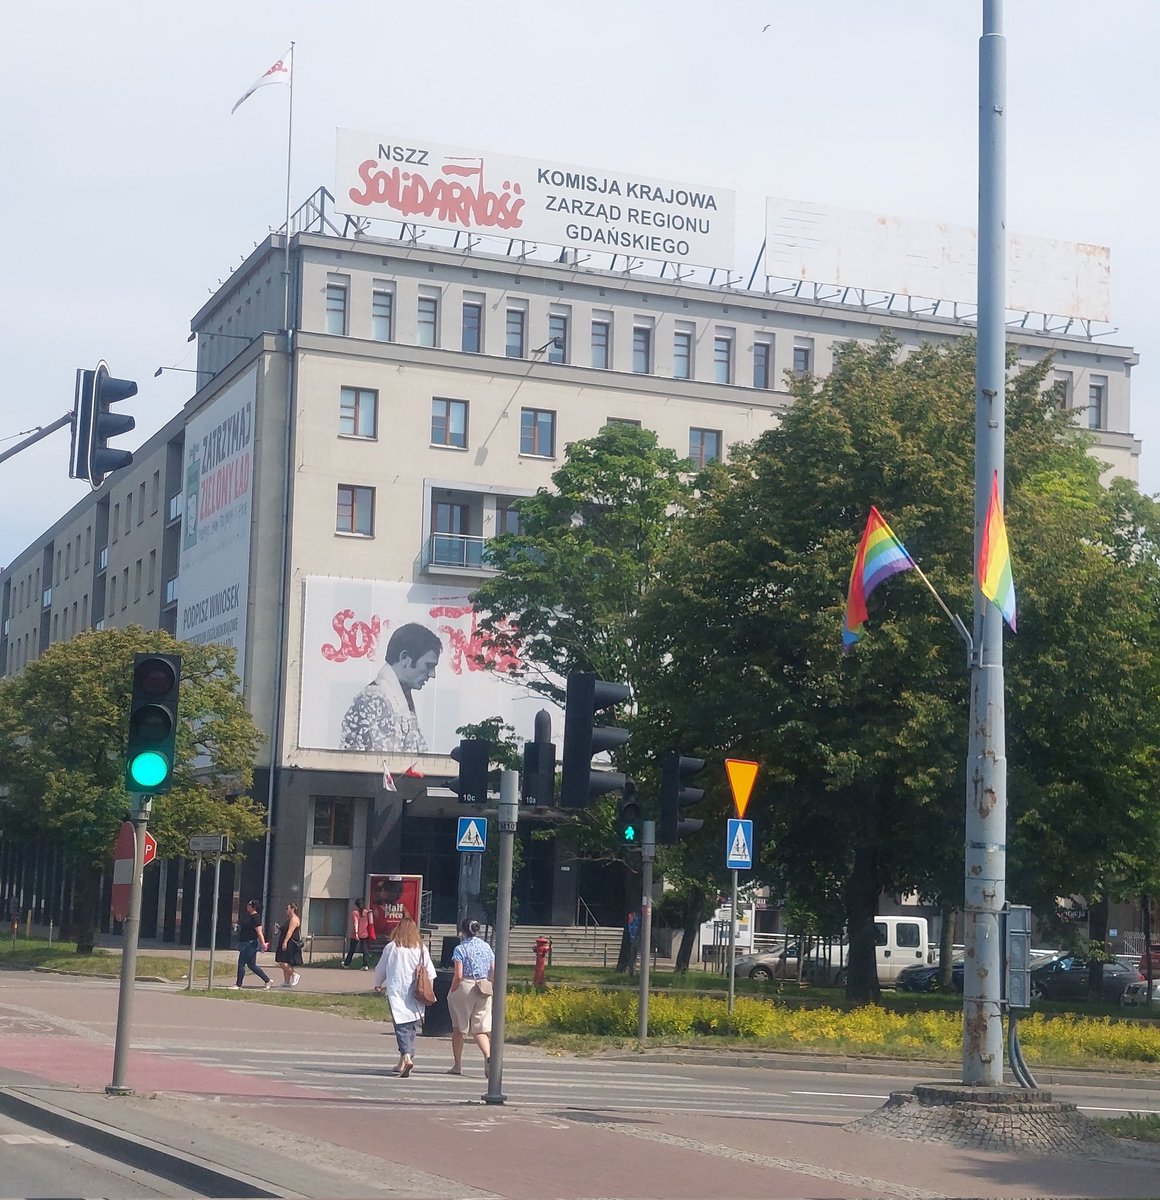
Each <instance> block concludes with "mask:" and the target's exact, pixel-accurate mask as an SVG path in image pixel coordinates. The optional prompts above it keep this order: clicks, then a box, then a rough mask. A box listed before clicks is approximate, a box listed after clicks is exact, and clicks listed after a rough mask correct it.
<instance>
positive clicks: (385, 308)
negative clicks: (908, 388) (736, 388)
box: [326, 281, 813, 389]
mask: <svg viewBox="0 0 1160 1200" xmlns="http://www.w3.org/2000/svg"><path fill="white" fill-rule="evenodd" d="M347 296H348V290H347V285H346V283H345V282H338V281H331V282H330V283H328V284H327V287H326V332H327V333H332V334H337V335H339V336H343V335H345V334H346V333H347V332H348V328H349V324H348V317H349V313H348V305H347ZM439 306H440V298H439V297H438V296H420V297H419V298H418V301H417V310H416V314H415V318H416V340H417V342H418V344H419V345H420V346H430V347H437V346H438V345H439ZM394 310H395V297H394V293H393V292H392V291H390V290H387V289H385V288H383V289H375V290H374V291H373V292H372V293H371V333H372V336H373V337H374V338H375V339H376V340H378V341H383V342H389V341H393V340H394V336H395V328H394ZM571 323H572V322H571V317H570V314H568V313H563V312H553V313H549V315H548V340H547V342H546V343H545V344H544V345H543V346H539V347H536V348H535V349H534V350H532V351H531V353H532V354H534V355H537V356H539V355H541V354H542V355H544V356H545V359H546V361H547V362H552V363H570V362H576V363H578V364H580V365H583V359H584V355H582V354H581V353H580V351H579V348H578V347H575V346H574V345H573V343H572V330H571ZM483 332H484V302H483V300H482V298H481V299H471V300H465V301H463V304H462V310H461V314H460V343H459V348H460V349H461V350H463V351H465V352H466V353H468V354H481V353H483V345H484V342H483ZM655 332H656V331H655V327H654V325H653V322H652V318H651V317H650V318H640V319H639V320H638V321H637V322H635V323H634V324H633V327H632V369H633V371H634V372H635V373H636V374H638V375H651V374H653V373H654V366H655V363H654V334H655ZM612 333H613V321H612V314H611V313H608V314H604V315H601V316H598V317H594V318H593V319H592V321H591V324H590V327H589V330H588V348H587V356H586V357H587V362H588V365H589V366H592V367H596V368H597V369H599V370H610V369H611V368H612V350H613V346H612ZM735 342H736V336H735V331H732V330H730V331H721V332H718V333H717V334H716V335H715V336H714V338H713V356H712V375H711V378H712V380H713V382H714V383H737V382H740V380H739V378H738V366H737V356H736V349H735ZM695 347H696V337H695V330H694V329H692V328H687V329H686V328H681V329H677V330H676V331H675V332H674V333H673V347H672V350H673V356H672V357H673V378H674V379H693V378H694V377H695V372H696V363H695V361H694V356H695ZM504 354H505V355H506V356H507V357H508V358H526V357H527V356H528V354H529V349H528V310H527V308H526V306H524V305H522V304H519V305H514V306H509V307H508V308H507V309H506V310H505V312H504ZM812 369H813V339H812V338H800V337H799V338H795V339H794V348H793V370H794V372H795V373H796V374H798V375H805V374H808V373H809V372H810V371H811V370H812ZM746 382H748V383H749V384H750V385H751V386H752V387H755V388H762V389H769V388H771V387H772V386H773V383H774V380H773V337H772V335H768V336H765V337H763V338H758V339H757V340H756V341H755V342H754V343H753V357H752V373H751V375H750V377H749V379H748V380H747V381H746Z"/></svg>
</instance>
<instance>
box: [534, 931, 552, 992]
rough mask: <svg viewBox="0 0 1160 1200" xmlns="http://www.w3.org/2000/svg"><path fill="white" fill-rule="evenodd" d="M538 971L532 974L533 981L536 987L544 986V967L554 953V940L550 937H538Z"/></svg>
mask: <svg viewBox="0 0 1160 1200" xmlns="http://www.w3.org/2000/svg"><path fill="white" fill-rule="evenodd" d="M535 949H536V973H535V975H533V976H532V982H533V983H534V984H535V985H536V987H543V986H544V968H545V967H546V966H547V965H548V957H549V956H550V955H551V953H552V942H551V939H550V938H546V937H538V938H536V947H535Z"/></svg>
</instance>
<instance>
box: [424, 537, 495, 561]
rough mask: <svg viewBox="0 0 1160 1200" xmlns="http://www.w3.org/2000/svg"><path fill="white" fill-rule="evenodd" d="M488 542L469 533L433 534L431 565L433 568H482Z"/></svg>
mask: <svg viewBox="0 0 1160 1200" xmlns="http://www.w3.org/2000/svg"><path fill="white" fill-rule="evenodd" d="M486 540H487V539H486V538H482V537H477V536H475V535H474V534H467V533H433V534H432V535H431V546H430V559H429V561H430V564H431V566H433V567H482V566H483V565H484V562H483V547H484V543H485V541H486Z"/></svg>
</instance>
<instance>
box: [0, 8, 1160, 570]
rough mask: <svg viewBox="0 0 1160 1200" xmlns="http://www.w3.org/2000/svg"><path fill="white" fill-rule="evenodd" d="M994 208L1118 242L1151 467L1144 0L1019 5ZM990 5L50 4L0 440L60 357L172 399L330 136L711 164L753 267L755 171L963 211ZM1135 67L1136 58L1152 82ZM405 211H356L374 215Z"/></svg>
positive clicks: (53, 407) (323, 176)
mask: <svg viewBox="0 0 1160 1200" xmlns="http://www.w3.org/2000/svg"><path fill="white" fill-rule="evenodd" d="M1003 7H1004V9H1005V12H1004V29H1003V31H1004V33H1005V34H1006V37H1007V63H1008V119H1009V126H1008V167H1007V216H1008V227H1009V228H1010V229H1012V230H1014V231H1016V232H1018V233H1021V234H1028V235H1034V236H1037V237H1047V238H1059V239H1063V240H1066V241H1076V242H1093V243H1096V244H1100V245H1106V246H1109V247H1110V248H1111V263H1112V279H1111V323H1110V329H1112V330H1114V332H1111V333H1109V334H1108V335H1106V336H1104V337H1102V338H1101V339H1100V340H1101V341H1105V342H1113V343H1117V344H1127V345H1130V346H1132V347H1134V348H1135V349H1136V351H1137V352H1138V354H1139V356H1140V365H1139V367H1137V368H1135V370H1134V371H1133V387H1132V399H1133V416H1132V426H1133V432H1134V433H1135V434H1136V435H1137V436H1138V437H1140V438H1141V439H1142V440H1143V446H1144V449H1143V456H1142V458H1141V465H1140V484H1141V488H1142V490H1144V491H1146V492H1150V493H1154V492H1157V491H1160V409H1158V407H1157V404H1156V402H1155V392H1156V388H1157V380H1158V379H1160V322H1157V321H1156V320H1155V319H1153V313H1152V303H1151V301H1152V294H1153V290H1154V289H1153V288H1152V287H1151V286H1150V284H1151V283H1152V281H1153V279H1154V278H1160V249H1158V244H1157V237H1156V234H1155V226H1154V217H1153V215H1152V214H1153V213H1154V212H1155V209H1156V204H1155V196H1156V186H1155V185H1156V183H1157V175H1158V174H1160V156H1158V155H1157V122H1156V115H1155V113H1156V102H1155V96H1156V85H1155V74H1156V68H1155V48H1156V46H1157V45H1160V3H1157V0H1103V3H1101V4H1099V5H1095V4H1092V3H1091V2H1090V0H1008V3H1007V4H1006V5H1004V6H1003ZM982 10H983V4H982V0H809V2H803V0H717V2H716V3H710V2H709V0H500V2H499V3H496V4H491V5H480V4H469V3H465V2H463V0H443V3H441V4H438V5H435V4H428V3H404V2H402V0H330V2H329V3H319V2H318V0H313V2H311V3H306V2H305V0H230V2H229V3H226V2H224V0H199V3H198V4H196V5H171V4H159V3H157V2H156V0H117V2H116V3H108V2H106V3H93V2H92V0H85V2H84V3H81V2H79V0H43V2H42V3H39V4H31V3H26V4H21V5H15V4H12V5H8V6H6V11H5V20H4V25H5V28H4V38H3V39H2V43H0V147H2V148H3V162H4V167H5V170H4V173H3V174H4V186H3V187H2V188H0V229H2V230H3V234H2V235H0V237H2V242H0V244H2V245H3V256H2V260H0V261H2V263H3V275H4V282H5V285H6V286H4V287H3V289H2V290H0V354H2V361H3V363H4V367H5V370H4V372H3V381H2V383H0V452H3V451H4V450H7V449H10V448H11V447H12V446H13V445H15V444H16V443H17V442H18V441H19V440H20V437H19V435H21V434H24V433H26V432H27V431H31V430H33V429H35V428H36V427H37V426H42V425H47V424H49V423H50V422H51V421H53V420H55V419H56V418H58V417H60V416H62V415H63V414H65V413H67V412H69V411H70V410H71V408H72V402H73V388H74V378H75V374H76V370H77V368H78V367H93V366H95V365H96V363H97V361H98V360H99V359H102V358H103V359H105V360H107V361H108V363H109V367H110V370H111V372H112V374H114V375H116V376H120V377H122V378H127V379H134V380H136V381H137V382H138V384H139V389H140V390H139V393H138V395H137V396H136V397H134V398H133V399H132V400H129V401H127V402H125V403H124V404H123V405H122V406H121V408H122V409H123V410H124V411H128V412H131V413H132V414H133V415H134V416H135V418H136V421H137V428H136V430H134V432H133V433H132V434H130V435H127V436H126V437H125V438H123V439H120V441H119V442H118V444H123V445H126V446H127V447H128V448H133V447H134V446H136V445H138V444H140V443H141V442H143V441H144V440H145V439H146V438H147V437H148V436H149V435H150V434H152V433H153V432H155V431H156V430H157V429H158V428H159V427H160V426H161V425H162V424H164V422H165V421H166V420H167V419H168V418H169V417H170V416H172V415H173V413H175V412H176V411H177V410H178V408H179V407H180V406H181V405H182V404H183V403H184V402H185V401H186V400H187V399H188V398H189V395H190V394H191V393H192V391H193V388H192V386H191V385H192V384H193V383H194V381H195V376H194V375H191V374H187V373H183V372H181V371H167V372H165V373H163V374H162V376H161V377H160V378H154V371H155V369H156V368H157V367H158V366H178V367H186V368H189V367H192V366H193V365H194V347H193V346H190V345H187V343H186V338H187V337H188V334H189V322H190V318H191V317H192V315H193V314H194V313H195V312H196V311H197V310H198V309H199V308H200V307H201V306H202V305H203V304H204V303H205V301H206V300H207V299H208V298H209V296H210V294H211V293H212V292H213V291H214V290H215V289H216V287H217V285H218V282H219V281H220V280H224V279H226V278H228V276H229V273H230V271H231V270H232V269H233V268H234V267H236V266H237V265H238V264H239V263H240V262H241V261H242V260H243V259H244V258H245V256H246V255H247V254H248V253H249V252H250V251H251V250H252V249H253V247H254V245H255V244H256V243H257V242H259V241H261V240H262V239H263V238H264V237H265V236H266V235H267V234H268V232H269V230H270V228H271V227H277V226H279V225H280V224H281V223H282V220H283V217H284V211H285V177H286V116H287V102H288V98H289V97H288V90H287V89H286V88H283V87H267V88H263V89H261V90H260V91H258V92H256V93H255V94H254V95H253V96H252V97H251V98H250V99H249V100H248V101H247V102H246V103H245V104H244V105H242V107H241V108H239V109H238V111H237V112H236V113H235V114H233V115H232V116H231V114H230V109H231V107H232V106H233V104H234V102H235V101H236V100H237V99H238V98H239V97H240V96H241V95H242V93H243V92H244V91H245V90H246V89H247V88H248V87H249V86H250V84H251V83H253V82H254V80H255V79H256V78H257V77H258V76H260V75H261V74H262V72H263V71H265V69H266V68H267V67H268V66H270V65H271V63H273V62H274V61H275V60H276V59H277V58H279V57H280V56H281V55H282V54H283V52H284V51H285V50H286V48H287V47H288V45H289V44H290V42H291V41H293V42H294V43H295V51H294V139H293V143H294V152H293V159H292V181H291V192H292V198H293V204H294V206H295V207H297V205H298V204H300V203H301V202H302V201H303V200H305V199H306V198H307V197H308V196H309V195H310V194H311V193H313V192H314V191H315V190H316V189H317V188H318V187H320V186H326V187H328V188H330V189H331V190H333V188H334V178H333V176H334V152H335V130H336V129H337V128H349V129H355V130H364V131H368V132H372V133H375V134H380V135H383V137H384V138H385V137H387V136H391V137H394V138H397V139H402V138H405V137H407V136H411V137H416V136H417V137H422V138H425V139H427V140H429V141H432V142H436V143H444V144H451V145H457V146H465V147H472V148H478V149H480V150H484V151H491V152H495V153H499V152H503V153H509V154H515V155H519V156H523V157H543V158H546V159H549V160H552V161H555V162H563V163H569V164H575V165H578V166H583V167H589V168H610V169H619V170H622V171H630V172H634V173H637V174H641V175H646V176H654V177H658V178H661V179H672V180H679V181H682V182H690V183H703V184H705V185H714V186H717V187H724V188H732V189H734V190H735V191H736V193H737V246H736V252H735V261H734V262H733V263H732V264H724V265H731V266H732V267H733V268H734V270H735V273H736V274H738V275H741V276H742V277H743V278H744V279H747V278H748V275H749V272H750V270H751V269H752V266H753V262H754V260H755V258H756V256H757V252H758V249H759V247H760V245H761V240H762V236H763V223H764V198H765V197H766V196H767V195H773V196H784V197H789V198H793V199H801V200H807V201H813V202H815V203H820V204H825V205H831V206H835V207H839V208H851V209H859V210H864V211H871V212H877V213H884V214H891V215H895V216H900V217H909V218H914V219H918V220H923V221H939V222H950V223H954V224H959V225H969V226H973V225H975V224H976V220H977V113H978V39H979V35H980V32H981V29H982ZM1149 81H1151V82H1149ZM396 231H397V226H388V225H379V224H377V223H376V227H375V228H374V229H373V230H372V232H373V233H378V234H382V235H388V236H394V235H395V233H396ZM68 457H69V434H68V430H67V429H62V430H60V431H58V432H56V433H54V434H52V435H50V436H49V437H47V438H45V439H44V440H42V441H41V442H39V443H37V444H36V445H34V446H32V447H30V448H28V449H26V450H23V451H21V452H20V453H18V454H16V455H14V456H13V457H12V458H10V459H8V460H7V461H5V462H3V463H0V514H2V516H0V564H3V563H7V562H9V561H10V560H11V559H12V558H13V557H14V556H15V555H16V554H18V553H19V552H20V551H21V550H22V549H23V548H24V547H25V546H26V545H27V544H28V543H29V542H30V541H32V540H33V539H34V538H35V537H36V536H37V535H38V534H39V533H40V532H42V531H43V530H44V529H45V528H47V527H48V526H49V525H50V524H52V523H53V522H54V521H55V520H57V519H58V518H59V517H60V516H62V515H63V514H64V513H65V512H66V511H67V510H68V509H69V508H70V507H71V506H72V505H73V504H75V503H76V502H77V501H78V500H80V499H81V498H82V497H83V496H84V494H85V492H86V490H87V488H88V484H87V483H83V482H78V481H76V480H70V479H69V478H68Z"/></svg>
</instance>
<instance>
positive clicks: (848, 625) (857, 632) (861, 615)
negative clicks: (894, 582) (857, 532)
mask: <svg viewBox="0 0 1160 1200" xmlns="http://www.w3.org/2000/svg"><path fill="white" fill-rule="evenodd" d="M913 566H914V559H912V558H911V557H910V555H909V554H907V552H906V547H905V546H904V545H903V544H902V543H901V542H900V541H899V540H898V538H897V537H896V536H895V534H894V530H893V529H891V528H890V526H889V525H887V524H886V522H885V521H884V520H883V519H882V514H881V513H880V512H879V511H878V509H876V508H875V507H874V506H873V505H871V506H870V516H869V517H867V518H866V530H865V532H864V533H863V534H862V540H861V542H859V543H858V553H857V554H856V555H855V556H854V569H853V570H852V571H851V572H850V592H849V595H848V596H847V598H846V617H845V620H844V621H843V622H842V651H843V653H845V652H846V651H847V650H849V649H850V647H851V646H852V645H853V644H854V643H855V642H856V641H857V640H858V639H859V638H860V637H861V636H862V624H863V622H864V621H865V620H866V617H867V615H868V614H867V612H866V601H867V600H868V599H869V598H870V593H871V592H872V591H873V590H874V589H875V588H876V587H877V586H878V585H879V584H880V583H881V582H882V581H883V580H884V579H889V578H890V576H891V575H897V574H898V572H899V571H906V570H909V569H910V568H911V567H913Z"/></svg>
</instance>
